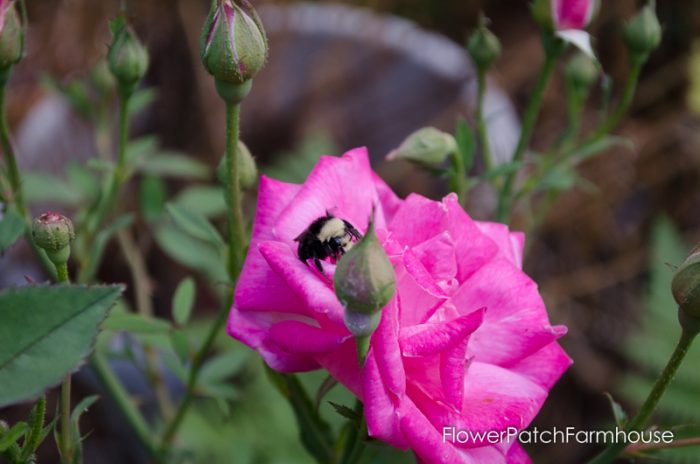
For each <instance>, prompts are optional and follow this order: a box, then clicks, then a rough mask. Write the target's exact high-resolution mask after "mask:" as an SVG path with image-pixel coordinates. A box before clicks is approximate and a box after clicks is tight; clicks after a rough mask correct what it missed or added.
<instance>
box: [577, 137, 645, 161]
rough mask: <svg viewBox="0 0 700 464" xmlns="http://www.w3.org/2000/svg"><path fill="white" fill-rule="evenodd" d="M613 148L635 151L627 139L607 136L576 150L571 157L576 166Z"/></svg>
mask: <svg viewBox="0 0 700 464" xmlns="http://www.w3.org/2000/svg"><path fill="white" fill-rule="evenodd" d="M613 147H625V148H627V149H629V150H632V149H634V144H633V143H632V141H631V140H630V139H628V138H625V137H619V136H616V135H606V136H605V137H603V138H601V139H600V140H596V141H595V142H593V143H590V144H588V145H585V146H583V147H579V148H577V149H575V150H574V151H573V152H572V153H571V154H570V155H569V157H570V158H571V159H572V160H573V161H574V165H576V164H580V163H581V162H583V161H585V160H587V159H590V158H593V157H594V156H596V155H599V154H602V153H604V152H605V151H606V150H609V149H610V148H613Z"/></svg>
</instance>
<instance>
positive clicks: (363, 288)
mask: <svg viewBox="0 0 700 464" xmlns="http://www.w3.org/2000/svg"><path fill="white" fill-rule="evenodd" d="M333 285H334V287H335V294H336V296H337V297H338V300H339V301H340V302H341V303H342V305H343V307H344V308H345V316H344V320H345V326H346V327H347V329H348V330H349V331H350V333H352V334H353V336H355V339H356V342H357V353H358V358H359V360H360V364H361V365H364V359H365V357H366V355H367V352H368V350H369V339H370V335H372V332H374V330H375V329H376V328H377V325H378V324H379V320H380V318H381V310H382V308H384V306H386V305H387V304H388V303H389V301H391V299H392V298H393V296H394V292H395V291H396V273H395V272H394V267H393V266H392V265H391V261H389V257H388V256H387V254H386V252H385V251H384V248H382V245H381V244H380V243H379V240H378V239H377V235H376V233H375V231H374V212H372V217H371V218H370V222H369V226H368V227H367V232H366V233H365V235H364V236H363V237H362V239H360V241H359V242H357V243H356V244H355V245H354V246H353V247H352V248H351V249H350V250H349V251H348V252H347V253H345V255H344V256H343V257H342V258H341V259H340V261H338V265H337V266H336V269H335V274H334V275H333Z"/></svg>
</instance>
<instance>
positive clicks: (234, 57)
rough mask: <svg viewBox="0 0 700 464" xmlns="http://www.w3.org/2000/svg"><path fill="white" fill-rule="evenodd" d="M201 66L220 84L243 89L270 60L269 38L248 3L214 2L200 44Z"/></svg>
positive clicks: (231, 0)
mask: <svg viewBox="0 0 700 464" xmlns="http://www.w3.org/2000/svg"><path fill="white" fill-rule="evenodd" d="M200 46H201V57H202V63H203V64H204V67H205V68H206V70H207V71H208V72H209V74H211V75H212V76H214V78H215V79H216V80H217V81H221V82H226V83H229V84H236V85H240V84H243V83H245V82H246V81H248V80H250V79H252V78H253V77H255V75H256V74H257V73H258V72H259V71H260V70H261V69H262V68H263V66H264V65H265V60H267V37H266V36H265V30H264V29H263V26H262V23H261V22H260V18H259V17H258V14H257V13H256V11H255V9H254V8H253V6H252V5H251V4H250V3H249V2H248V1H247V0H217V1H214V2H212V7H211V10H210V11H209V16H208V17H207V20H206V22H205V24H204V28H203V29H202V37H201V41H200Z"/></svg>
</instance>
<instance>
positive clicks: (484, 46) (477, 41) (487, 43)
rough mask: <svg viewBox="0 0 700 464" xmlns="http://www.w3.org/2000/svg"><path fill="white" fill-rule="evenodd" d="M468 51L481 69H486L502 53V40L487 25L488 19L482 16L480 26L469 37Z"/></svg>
mask: <svg viewBox="0 0 700 464" xmlns="http://www.w3.org/2000/svg"><path fill="white" fill-rule="evenodd" d="M467 51H468V52H469V56H471V58H472V61H474V64H475V65H476V67H477V69H479V70H480V71H486V70H487V69H489V68H490V67H491V65H492V64H493V62H494V61H496V60H497V59H498V57H499V56H500V55H501V42H500V41H499V40H498V37H496V36H495V35H494V33H493V32H491V31H490V30H489V29H488V27H487V19H486V18H485V17H483V16H482V17H481V20H480V21H479V28H478V29H477V30H476V31H475V32H474V33H473V34H472V35H471V36H470V37H469V40H468V41H467Z"/></svg>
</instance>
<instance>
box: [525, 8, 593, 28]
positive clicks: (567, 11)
mask: <svg viewBox="0 0 700 464" xmlns="http://www.w3.org/2000/svg"><path fill="white" fill-rule="evenodd" d="M597 9H598V1H597V0H535V1H533V2H532V5H531V7H530V10H531V12H532V17H533V18H534V19H535V22H536V23H537V24H538V25H539V26H540V27H541V28H542V29H544V30H546V31H550V32H551V31H554V30H557V31H562V30H576V29H578V30H581V29H585V28H586V26H588V24H589V23H590V22H591V20H592V19H593V16H595V13H596V11H597Z"/></svg>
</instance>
